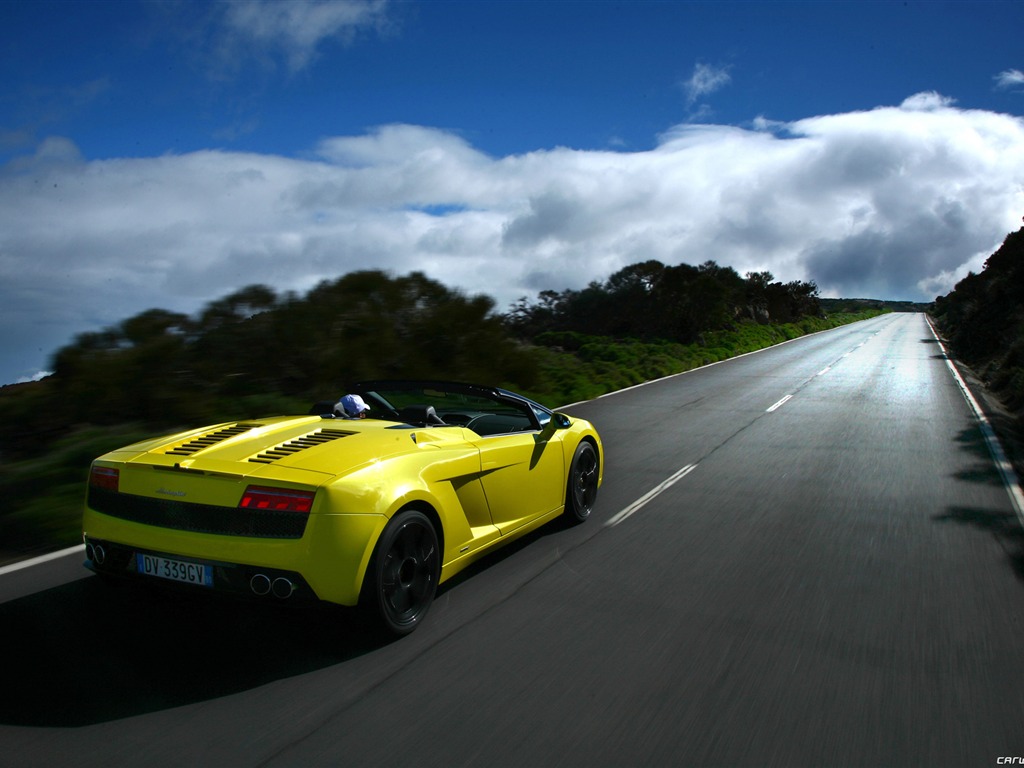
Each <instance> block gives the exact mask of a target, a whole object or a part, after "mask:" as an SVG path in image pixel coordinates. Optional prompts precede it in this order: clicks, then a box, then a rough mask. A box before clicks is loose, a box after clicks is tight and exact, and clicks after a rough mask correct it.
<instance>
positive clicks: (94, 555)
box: [85, 542, 107, 565]
mask: <svg viewBox="0 0 1024 768" xmlns="http://www.w3.org/2000/svg"><path fill="white" fill-rule="evenodd" d="M85 556H86V557H87V558H89V560H91V561H92V562H93V563H95V564H96V565H103V563H105V562H106V561H107V550H106V549H104V548H103V545H102V544H93V543H92V542H89V543H88V544H86V545H85Z"/></svg>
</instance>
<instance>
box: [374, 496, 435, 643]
mask: <svg viewBox="0 0 1024 768" xmlns="http://www.w3.org/2000/svg"><path fill="white" fill-rule="evenodd" d="M440 573H441V552H440V548H439V546H438V541H437V531H435V530H434V526H433V524H432V523H431V522H430V520H429V518H427V516H426V515H424V514H423V513H422V512H419V511H417V510H414V509H408V510H405V511H404V512H399V513H398V514H397V515H395V516H394V517H393V518H392V519H391V521H390V522H389V523H388V524H387V526H386V527H385V528H384V532H383V533H381V535H380V539H379V540H378V541H377V547H376V549H375V550H374V554H373V559H372V560H371V561H370V568H369V570H368V571H367V575H366V587H365V589H364V593H363V595H364V600H363V604H364V608H365V609H366V610H367V612H368V613H370V614H371V618H372V620H373V621H374V623H376V624H377V626H378V627H379V628H381V629H383V630H384V631H385V632H386V633H387V634H389V635H393V636H402V635H408V634H409V633H410V632H412V631H413V630H414V629H416V627H418V626H419V625H420V623H421V622H422V621H423V617H424V616H426V615H427V611H428V610H429V609H430V604H431V603H432V602H433V601H434V593H435V592H436V591H437V580H438V577H439V576H440Z"/></svg>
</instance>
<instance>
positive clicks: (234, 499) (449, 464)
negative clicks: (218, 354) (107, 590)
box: [82, 381, 604, 635]
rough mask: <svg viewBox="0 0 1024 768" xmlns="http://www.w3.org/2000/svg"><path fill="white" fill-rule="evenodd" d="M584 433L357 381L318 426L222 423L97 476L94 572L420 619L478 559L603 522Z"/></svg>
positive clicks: (278, 420)
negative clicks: (564, 526)
mask: <svg viewBox="0 0 1024 768" xmlns="http://www.w3.org/2000/svg"><path fill="white" fill-rule="evenodd" d="M603 458H604V457H603V451H602V447H601V439H600V437H599V436H598V434H597V431H596V430H595V429H594V427H593V426H592V425H591V424H590V423H589V422H586V421H583V420H582V419H573V418H570V417H568V416H566V415H564V414H561V413H553V412H552V411H550V410H548V409H547V408H544V407H543V406H541V405H539V404H538V403H535V402H533V401H531V400H529V399H527V398H525V397H522V396H519V395H516V394H513V393H512V392H508V391H506V390H503V389H497V388H493V387H482V386H476V385H467V384H454V383H449V382H424V381H418V382H409V381H376V382H364V383H361V384H357V385H354V386H353V387H352V388H351V389H350V390H349V392H348V394H347V395H346V396H345V397H343V398H342V399H341V400H339V401H338V402H337V403H335V402H333V401H330V402H323V403H318V404H317V405H316V406H314V408H313V409H312V410H311V412H310V415H305V416H279V417H273V418H261V419H251V420H247V421H238V422H229V423H226V424H217V425H214V426H210V427H205V428H203V429H197V430H193V431H189V432H182V433H180V434H175V435H170V436H168V437H161V438H157V439H154V440H149V441H146V442H142V443H137V444H135V445H130V446H128V447H126V448H121V449H120V450H116V451H112V452H110V453H108V454H105V455H104V456H101V457H100V458H98V459H96V460H95V461H94V462H93V465H92V468H91V471H90V475H89V487H88V496H87V499H86V506H85V513H84V516H83V525H82V527H83V535H84V540H85V545H86V557H87V561H86V565H87V567H89V568H91V569H93V570H94V571H96V572H97V573H100V574H103V575H108V576H123V577H127V578H133V579H137V580H141V581H146V580H151V583H153V584H163V585H169V584H170V583H172V582H173V583H176V584H179V585H187V587H190V588H192V589H195V590H200V591H202V590H210V591H214V592H233V593H238V594H245V595H252V596H256V597H261V598H265V599H271V600H272V599H275V598H276V599H282V600H284V599H290V600H293V601H297V602H298V601H310V602H313V601H325V602H328V603H337V604H340V605H347V606H357V605H358V606H360V607H361V608H363V609H364V610H366V611H367V612H369V613H370V614H371V615H372V616H373V618H374V620H375V621H379V622H380V624H381V625H382V626H383V628H385V629H386V630H388V631H389V632H391V633H393V634H397V635H404V634H407V633H409V632H411V631H413V630H414V629H415V628H416V627H417V626H418V625H419V624H420V622H421V621H422V620H423V617H424V615H425V614H426V613H427V610H428V609H429V608H430V604H431V602H432V601H433V599H434V593H435V591H436V589H437V586H438V584H440V583H441V582H443V581H445V580H446V579H448V578H450V577H452V576H453V575H455V574H456V573H458V572H459V571H460V570H461V569H463V568H465V567H466V566H467V565H468V564H469V563H471V562H472V561H473V560H475V559H477V558H478V557H480V556H481V555H483V554H484V553H486V552H489V551H492V550H494V549H495V548H496V547H499V546H501V545H502V544H505V543H507V542H509V541H511V540H513V539H515V538H516V537H518V536H521V535H522V534H524V533H527V532H528V531H531V530H534V529H535V528H537V527H539V526H540V525H543V524H544V523H546V522H548V521H550V520H553V519H555V518H556V517H559V516H564V518H565V519H567V520H569V521H571V522H582V521H583V520H585V519H586V518H587V517H588V516H589V515H590V512H591V509H592V508H593V505H594V501H595V499H596V497H597V491H598V487H599V486H600V485H601V481H602V476H603V470H604V460H603Z"/></svg>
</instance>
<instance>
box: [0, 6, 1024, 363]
mask: <svg viewBox="0 0 1024 768" xmlns="http://www.w3.org/2000/svg"><path fill="white" fill-rule="evenodd" d="M1021 30H1024V3H1019V2H983V1H979V0H975V1H974V2H962V3H940V2H888V1H881V2H856V3H844V2H742V3H741V2H714V3H712V2H708V3H690V2H643V1H642V0H633V1H631V2H621V3H620V2H582V1H581V2H521V1H519V2H487V1H481V2H442V1H436V0H434V1H430V2H389V1H387V0H373V1H371V2H362V1H361V0H359V1H357V0H352V1H351V2H349V1H348V0H340V1H339V2H305V1H300V0H290V1H288V2H244V3H194V2H175V1H174V0H167V1H166V2H147V3H132V2H87V1H80V2H40V1H37V2H31V3H27V2H18V3H13V2H0V35H2V40H0V43H2V44H0V323H3V325H4V327H5V328H6V329H8V331H9V332H8V333H7V334H5V341H4V343H3V344H2V345H0V383H3V382H11V381H16V380H20V379H26V378H32V377H33V376H37V375H38V374H39V372H41V371H45V370H46V369H47V366H48V361H49V358H50V356H51V355H52V353H53V352H54V351H56V349H57V348H59V347H60V346H62V345H63V344H66V343H68V342H69V341H70V340H71V339H72V338H73V337H74V335H75V334H77V333H80V332H83V331H89V330H96V329H99V328H103V327H107V326H110V325H114V324H116V323H118V322H120V321H121V320H123V319H125V318H127V317H130V316H131V315H133V314H136V313H138V312H140V311H143V310H145V309H148V308H151V307H157V306H159V307H163V308H167V309H173V310H178V311H184V312H195V311H198V310H200V309H201V308H202V307H203V306H204V304H205V303H206V302H209V301H211V300H214V299H216V298H219V297H221V296H223V295H225V294H227V293H229V292H231V291H233V290H235V289H237V288H240V287H243V286H244V285H247V284H251V283H256V282H259V283H265V284H268V285H271V286H273V287H275V288H277V289H278V290H280V291H286V290H293V291H298V292H302V291H304V290H308V289H309V288H310V287H312V286H313V285H315V284H316V283H317V282H319V281H320V280H323V279H332V278H335V277H337V276H339V275H341V274H344V273H345V272H348V271H351V270H353V269H362V268H380V269H385V270H389V271H391V272H393V273H396V274H405V273H407V272H408V271H411V270H413V269H420V270H422V271H425V272H427V274H429V275H430V276H432V277H435V278H437V279H439V280H441V281H442V282H444V283H446V284H447V285H449V286H451V287H453V288H459V289H461V290H464V291H466V292H467V293H485V294H487V295H490V296H492V297H493V298H494V299H495V301H496V303H497V308H498V309H499V310H501V309H504V308H505V307H507V306H508V304H510V303H511V302H512V301H514V300H516V299H517V298H519V297H520V296H530V297H533V296H535V295H536V294H537V292H539V291H540V290H544V289H547V288H551V289H556V290H561V289H564V288H579V287H583V286H584V285H586V284H587V282H589V281H591V280H602V279H604V278H606V277H608V276H609V275H610V274H611V273H613V272H614V271H616V270H617V269H620V268H622V267H624V266H626V265H628V264H631V263H635V262H637V261H641V260H644V259H647V258H657V259H659V260H661V261H663V262H664V263H680V262H686V263H691V264H697V263H700V262H702V261H705V260H707V259H714V260H716V261H718V263H720V264H723V265H727V266H732V267H734V268H736V269H737V271H739V272H740V273H741V274H743V273H745V272H747V271H753V270H763V269H767V270H769V271H771V272H772V273H773V274H774V275H775V276H776V278H777V279H781V280H794V279H800V280H814V281H815V282H817V283H818V285H819V286H820V287H821V290H822V294H823V295H827V296H870V297H875V298H894V299H911V300H918V301H927V300H930V299H932V298H934V296H935V295H937V294H942V293H946V292H948V290H949V289H950V288H951V287H952V285H953V284H954V283H955V282H956V280H958V279H959V278H960V277H962V276H963V275H964V274H966V272H967V271H968V270H969V269H973V270H974V271H978V270H979V269H981V266H982V264H983V263H984V259H985V257H986V256H987V255H988V254H990V253H991V252H992V251H993V250H994V249H995V248H996V247H997V246H998V245H999V243H1000V242H1001V241H1002V239H1003V238H1004V237H1005V235H1006V234H1007V233H1008V232H1009V231H1012V230H1015V229H1017V228H1018V227H1019V226H1020V221H1021V215H1022V214H1024V121H1022V118H1021V116H1022V114H1024V46H1022V45H1021V42H1020V32H1021Z"/></svg>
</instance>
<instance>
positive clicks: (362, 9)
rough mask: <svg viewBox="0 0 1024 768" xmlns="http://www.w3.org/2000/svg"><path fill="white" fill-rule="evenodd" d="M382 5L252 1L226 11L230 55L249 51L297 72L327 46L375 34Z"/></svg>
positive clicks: (352, 0)
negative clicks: (279, 56) (260, 51)
mask: <svg viewBox="0 0 1024 768" xmlns="http://www.w3.org/2000/svg"><path fill="white" fill-rule="evenodd" d="M387 5H388V4H387V0H289V1H288V2H280V1H279V0H251V1H247V2H231V3H228V4H227V5H226V6H225V13H224V26H225V28H226V30H227V32H228V34H229V37H230V41H231V42H234V43H237V45H233V46H231V48H232V51H237V50H238V49H239V48H247V47H249V46H252V45H256V46H260V47H265V48H268V49H270V50H271V51H274V52H281V53H283V54H284V56H285V59H286V61H287V64H288V68H289V69H290V70H291V71H293V72H297V71H299V70H301V69H304V68H305V67H307V66H308V65H309V64H310V62H311V61H312V60H313V59H314V58H315V56H316V52H317V48H318V46H320V44H321V43H323V42H324V41H326V40H339V41H341V42H350V41H351V40H352V39H353V38H354V37H355V35H356V34H358V33H359V32H361V31H366V30H372V29H378V28H380V26H381V24H382V23H383V22H384V20H385V14H386V10H387Z"/></svg>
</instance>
